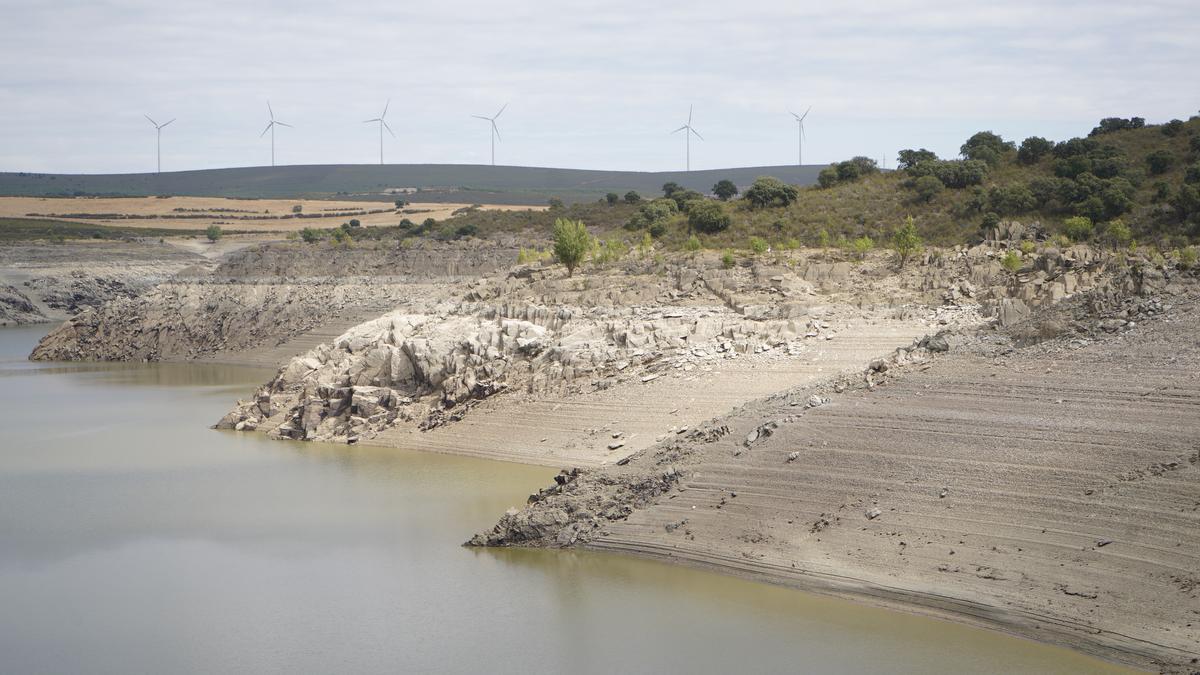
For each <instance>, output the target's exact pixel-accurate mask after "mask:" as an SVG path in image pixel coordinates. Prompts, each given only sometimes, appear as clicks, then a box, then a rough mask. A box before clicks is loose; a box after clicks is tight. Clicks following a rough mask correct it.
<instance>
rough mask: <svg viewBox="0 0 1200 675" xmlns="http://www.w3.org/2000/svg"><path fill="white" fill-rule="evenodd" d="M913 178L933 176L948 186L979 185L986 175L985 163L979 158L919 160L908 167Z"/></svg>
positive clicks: (908, 171)
mask: <svg viewBox="0 0 1200 675" xmlns="http://www.w3.org/2000/svg"><path fill="white" fill-rule="evenodd" d="M907 173H908V175H909V176H911V177H913V178H914V179H917V178H920V177H922V176H934V177H936V178H937V179H938V180H940V181H941V182H942V185H945V186H946V187H948V188H965V187H970V186H972V185H980V184H982V183H983V179H984V177H985V176H987V164H986V163H985V162H982V161H980V160H974V159H968V160H954V159H951V160H941V159H939V160H932V161H924V162H919V163H917V164H915V165H913V166H911V167H909V168H908V170H907Z"/></svg>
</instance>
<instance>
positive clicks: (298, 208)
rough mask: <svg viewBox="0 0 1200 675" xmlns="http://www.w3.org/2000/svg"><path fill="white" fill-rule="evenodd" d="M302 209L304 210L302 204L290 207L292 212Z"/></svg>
mask: <svg viewBox="0 0 1200 675" xmlns="http://www.w3.org/2000/svg"><path fill="white" fill-rule="evenodd" d="M302 211H304V205H303V204H296V205H295V206H293V207H292V213H301V212H302Z"/></svg>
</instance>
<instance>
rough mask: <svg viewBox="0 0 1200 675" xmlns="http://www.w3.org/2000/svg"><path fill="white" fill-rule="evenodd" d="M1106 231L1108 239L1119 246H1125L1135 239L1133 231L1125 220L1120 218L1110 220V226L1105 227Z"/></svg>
mask: <svg viewBox="0 0 1200 675" xmlns="http://www.w3.org/2000/svg"><path fill="white" fill-rule="evenodd" d="M1104 233H1105V235H1107V236H1108V240H1109V241H1110V242H1112V245H1113V246H1116V247H1117V248H1125V247H1126V246H1129V243H1130V242H1131V241H1133V232H1132V231H1130V229H1129V226H1128V225H1126V224H1125V221H1123V220H1121V219H1120V218H1118V219H1117V220H1114V221H1112V222H1110V223H1109V224H1108V227H1106V228H1105V229H1104Z"/></svg>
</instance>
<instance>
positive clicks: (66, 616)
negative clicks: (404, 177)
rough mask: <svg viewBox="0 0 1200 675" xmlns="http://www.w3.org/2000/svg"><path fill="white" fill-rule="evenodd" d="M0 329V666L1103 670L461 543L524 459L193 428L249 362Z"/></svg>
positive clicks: (836, 610) (242, 378)
mask: <svg viewBox="0 0 1200 675" xmlns="http://www.w3.org/2000/svg"><path fill="white" fill-rule="evenodd" d="M44 331H45V329H44V328H37V329H25V328H22V329H0V410H3V411H4V414H5V416H6V417H5V422H4V423H3V425H2V426H0V441H2V442H0V671H2V672H12V673H35V672H54V673H72V672H88V673H131V672H147V673H150V672H161V673H165V672H171V673H228V672H255V673H307V672H480V671H487V672H510V671H518V670H520V671H530V670H537V671H541V672H564V671H568V670H570V671H574V672H580V673H600V672H663V671H673V672H714V673H715V672H747V671H752V672H841V673H878V672H902V673H903V672H907V673H926V672H931V671H939V672H959V673H961V672H981V673H1002V672H1003V673H1012V672H1037V673H1070V672H1090V673H1094V672H1104V671H1106V670H1111V671H1113V672H1117V669H1115V668H1112V667H1110V666H1107V665H1106V664H1103V663H1100V662H1097V661H1094V660H1091V659H1087V658H1085V657H1082V656H1079V655H1076V654H1074V653H1072V652H1069V651H1066V650H1063V649H1058V648H1052V647H1048V646H1044V645H1039V644H1036V643H1033V642H1029V641H1025V640H1019V639H1015V638H1011V637H1007V636H1004V635H1000V634H997V633H992V632H988V631H982V630H978V629H973V628H967V627H963V626H958V625H955V624H951V623H947V622H942V621H936V620H932V619H926V618H921V617H915V616H909V615H907V614H902V613H896V612H889V611H884V610H878V609H873V608H869V607H862V606H859V605H856V604H854V603H849V602H845V601H840V600H834V599H829V598H823V597H819V596H813V595H809V594H806V593H801V592H797V591H792V590H787V589H783V588H778V587H773V586H768V585H764V584H756V583H752V582H747V581H741V580H737V579H732V578H726V577H723V576H720V575H716V574H711V573H707V572H700V571H693V570H688V569H685V568H681V567H677V566H670V565H665V564H660V563H655V562H650V561H645V560H639V559H634V558H629V557H623V556H616V555H609V554H594V553H586V552H564V551H521V550H501V551H493V550H476V549H467V548H463V547H461V546H459V544H460V543H461V542H462V541H463V540H464V539H466V538H467V537H468V536H469V535H470V534H471V533H473V532H475V531H477V530H479V529H482V528H485V527H487V526H489V525H490V524H491V523H492V522H494V520H495V518H496V517H497V515H498V514H500V513H501V512H503V511H504V509H506V508H508V507H509V506H512V505H517V504H520V503H522V502H523V501H524V497H525V496H526V495H527V494H528V493H529V492H531V491H534V490H536V489H537V488H538V487H540V486H542V485H544V484H546V483H548V482H549V481H550V478H551V475H552V474H553V472H552V471H550V470H548V469H545V468H540V467H527V466H520V465H515V464H506V463H499V462H490V461H485V460H479V459H470V458H462V457H450V456H444V455H436V454H426V453H410V452H397V451H391V450H388V451H383V450H371V449H368V448H361V447H359V448H354V449H353V450H351V449H348V448H346V447H345V446H330V445H318V444H304V443H290V442H288V443H285V442H277V441H267V440H265V439H263V438H262V437H261V436H257V435H253V434H237V433H233V432H217V431H212V430H210V429H208V428H207V425H209V424H211V423H212V422H214V421H215V420H216V419H218V418H219V417H220V415H221V414H222V413H223V412H224V411H225V410H226V409H227V408H228V407H229V406H230V403H231V402H232V401H233V400H234V399H235V398H237V397H238V396H245V395H248V393H249V392H250V391H251V389H252V387H253V386H254V385H255V384H257V383H259V382H262V381H264V380H265V379H266V378H267V376H268V373H265V372H262V371H253V370H247V369H238V368H229V367H220V366H182V365H111V364H104V365H85V364H49V365H47V364H31V363H28V362H25V361H24V360H23V359H24V357H25V355H26V354H27V353H28V352H29V349H30V348H31V347H32V345H33V343H34V342H35V341H36V339H37V338H38V337H39V336H40V335H41V334H42V333H44Z"/></svg>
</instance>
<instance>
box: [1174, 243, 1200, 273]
mask: <svg viewBox="0 0 1200 675" xmlns="http://www.w3.org/2000/svg"><path fill="white" fill-rule="evenodd" d="M1196 258H1197V254H1196V247H1195V246H1187V247H1184V248H1181V249H1179V250H1178V251H1176V252H1175V259H1176V260H1177V261H1178V262H1179V266H1180V267H1182V268H1183V269H1185V270H1186V269H1191V268H1193V267H1195V266H1196Z"/></svg>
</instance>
